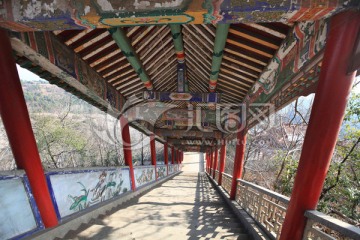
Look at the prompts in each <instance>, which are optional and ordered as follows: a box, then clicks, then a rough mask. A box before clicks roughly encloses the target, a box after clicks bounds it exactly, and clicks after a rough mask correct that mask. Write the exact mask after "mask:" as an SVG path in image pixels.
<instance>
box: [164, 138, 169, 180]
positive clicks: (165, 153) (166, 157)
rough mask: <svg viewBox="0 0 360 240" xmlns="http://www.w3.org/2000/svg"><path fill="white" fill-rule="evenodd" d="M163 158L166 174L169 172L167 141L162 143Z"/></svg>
mask: <svg viewBox="0 0 360 240" xmlns="http://www.w3.org/2000/svg"><path fill="white" fill-rule="evenodd" d="M164 158H165V165H166V175H168V174H169V168H168V165H169V159H168V158H169V155H168V143H167V142H166V143H164Z"/></svg>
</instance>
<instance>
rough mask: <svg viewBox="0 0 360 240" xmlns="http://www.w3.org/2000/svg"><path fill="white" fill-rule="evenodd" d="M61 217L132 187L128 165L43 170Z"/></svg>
mask: <svg viewBox="0 0 360 240" xmlns="http://www.w3.org/2000/svg"><path fill="white" fill-rule="evenodd" d="M46 175H47V178H48V182H50V184H51V194H52V197H53V201H54V202H55V205H56V207H57V210H58V214H59V216H60V217H61V218H64V217H66V216H69V215H71V214H73V213H75V212H78V211H81V210H83V209H85V208H87V207H90V206H92V205H95V204H97V203H100V202H103V201H106V200H109V199H112V198H114V197H116V196H119V195H121V194H123V193H125V192H127V191H130V190H131V187H130V186H131V184H130V174H129V169H128V168H111V169H93V170H78V171H59V172H48V173H46Z"/></svg>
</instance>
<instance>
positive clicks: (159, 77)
mask: <svg viewBox="0 0 360 240" xmlns="http://www.w3.org/2000/svg"><path fill="white" fill-rule="evenodd" d="M169 72H170V74H171V72H172V73H176V65H175V66H173V67H170V68H168V69H167V70H165V72H163V73H162V74H161V75H160V76H158V77H157V78H156V79H153V81H154V83H155V82H156V83H157V84H158V83H159V82H161V79H164V78H165V79H166V78H167V77H166V75H168V73H169Z"/></svg>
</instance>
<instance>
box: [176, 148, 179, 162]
mask: <svg viewBox="0 0 360 240" xmlns="http://www.w3.org/2000/svg"><path fill="white" fill-rule="evenodd" d="M175 156H176V164H179V149H177V150H176V155H175Z"/></svg>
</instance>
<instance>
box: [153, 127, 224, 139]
mask: <svg viewBox="0 0 360 240" xmlns="http://www.w3.org/2000/svg"><path fill="white" fill-rule="evenodd" d="M154 132H155V134H156V135H159V136H162V137H163V138H166V137H169V138H183V137H188V138H210V139H214V138H215V139H221V138H222V137H223V134H222V132H220V131H212V132H203V131H200V130H198V131H195V130H189V131H184V130H169V129H161V128H155V129H154Z"/></svg>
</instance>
